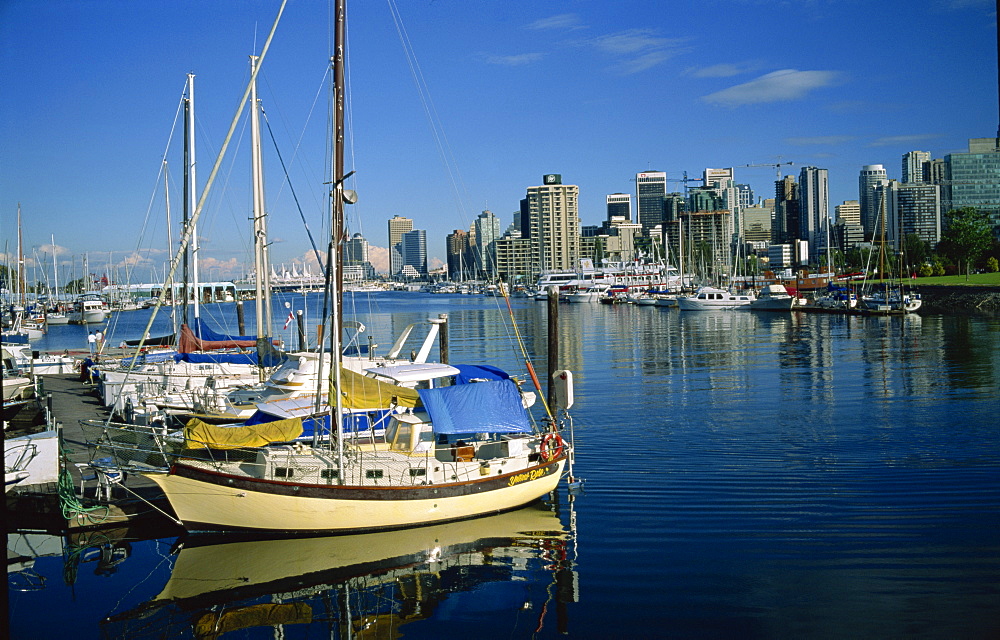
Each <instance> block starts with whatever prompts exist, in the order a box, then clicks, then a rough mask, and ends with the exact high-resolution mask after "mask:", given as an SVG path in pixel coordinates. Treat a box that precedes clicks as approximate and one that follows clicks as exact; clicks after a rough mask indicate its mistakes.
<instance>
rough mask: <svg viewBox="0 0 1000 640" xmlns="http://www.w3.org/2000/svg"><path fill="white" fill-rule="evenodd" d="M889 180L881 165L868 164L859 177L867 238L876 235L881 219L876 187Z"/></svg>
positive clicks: (862, 213)
mask: <svg viewBox="0 0 1000 640" xmlns="http://www.w3.org/2000/svg"><path fill="white" fill-rule="evenodd" d="M887 178H888V176H887V175H886V172H885V167H883V166H882V165H880V164H866V165H865V166H863V167H861V175H860V176H859V177H858V201H859V202H860V203H861V226H862V227H864V229H865V236H867V237H869V238H871V237H872V236H873V235H874V233H875V227H876V225H877V224H878V217H879V202H878V199H877V198H876V197H875V192H874V189H875V185H877V184H879V183H881V182H882V181H883V180H886V179H887Z"/></svg>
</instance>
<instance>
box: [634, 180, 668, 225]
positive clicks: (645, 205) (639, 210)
mask: <svg viewBox="0 0 1000 640" xmlns="http://www.w3.org/2000/svg"><path fill="white" fill-rule="evenodd" d="M665 195H667V174H666V173H664V172H662V171H646V172H645V173H637V174H635V203H636V205H635V209H636V211H635V213H636V219H635V221H636V222H638V223H639V224H641V225H642V228H643V229H645V230H647V231H648V230H650V229H652V228H653V227H655V226H656V225H658V224H660V223H661V222H663V196H665Z"/></svg>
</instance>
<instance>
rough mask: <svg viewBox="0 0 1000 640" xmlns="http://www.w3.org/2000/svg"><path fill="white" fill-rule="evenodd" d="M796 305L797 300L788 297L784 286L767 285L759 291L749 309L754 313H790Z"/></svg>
mask: <svg viewBox="0 0 1000 640" xmlns="http://www.w3.org/2000/svg"><path fill="white" fill-rule="evenodd" d="M798 303H799V301H798V298H796V297H794V296H792V295H789V293H788V289H786V288H785V285H783V284H769V285H767V286H766V287H764V288H763V289H761V292H760V295H759V296H757V299H756V300H754V301H753V302H751V303H750V308H751V309H752V310H754V311H791V310H792V309H794V308H795V306H796V305H797V304H798Z"/></svg>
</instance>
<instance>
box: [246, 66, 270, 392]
mask: <svg viewBox="0 0 1000 640" xmlns="http://www.w3.org/2000/svg"><path fill="white" fill-rule="evenodd" d="M258 63H259V59H258V57H257V56H250V72H251V74H252V75H253V81H252V82H251V83H250V141H251V151H250V166H251V182H252V185H253V230H254V268H255V269H256V271H257V277H256V278H254V285H255V293H256V298H257V304H256V320H257V344H258V346H259V345H261V344H266V343H267V342H269V341H270V339H271V324H272V323H271V271H270V267H269V266H268V265H269V264H270V260H268V256H267V253H268V248H267V212H266V211H265V208H264V157H263V155H262V153H261V146H260V103H259V102H258V98H257V74H256V73H255V70H256V67H257V65H258ZM260 355H262V350H261V349H259V348H258V356H260ZM260 364H261V365H262V366H261V367H260V368H259V369H258V373H259V376H260V381H261V382H264V380H265V378H266V376H265V375H264V368H263V362H261V363H260Z"/></svg>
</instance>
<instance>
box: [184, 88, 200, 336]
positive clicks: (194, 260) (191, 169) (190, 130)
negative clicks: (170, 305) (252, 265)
mask: <svg viewBox="0 0 1000 640" xmlns="http://www.w3.org/2000/svg"><path fill="white" fill-rule="evenodd" d="M187 77H188V99H187V106H188V109H187V114H186V115H187V118H188V121H187V123H186V124H185V126H184V128H185V132H186V133H187V140H186V141H185V145H186V147H185V148H186V149H187V151H186V152H185V154H184V156H185V170H186V171H187V182H189V183H190V188H189V189H188V199H187V202H186V206H187V207H188V211H190V212H193V211H194V209H195V206H196V205H197V204H198V203H197V202H196V200H195V198H196V194H197V193H198V182H197V180H196V179H195V154H194V74H193V73H189V74H187ZM191 282H192V283H193V284H194V317H195V318H196V319H197V318H200V317H201V306H200V303H201V289H200V287H199V278H198V227H197V226H195V227H194V229H192V231H191ZM185 319H186V318H185ZM198 337H199V338H200V337H201V323H199V324H198Z"/></svg>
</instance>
